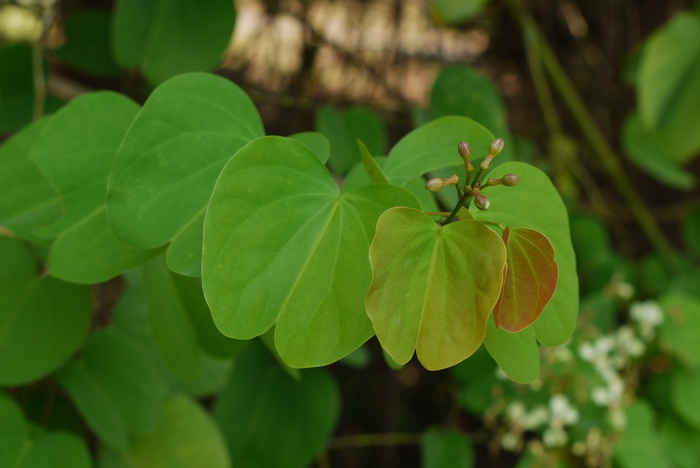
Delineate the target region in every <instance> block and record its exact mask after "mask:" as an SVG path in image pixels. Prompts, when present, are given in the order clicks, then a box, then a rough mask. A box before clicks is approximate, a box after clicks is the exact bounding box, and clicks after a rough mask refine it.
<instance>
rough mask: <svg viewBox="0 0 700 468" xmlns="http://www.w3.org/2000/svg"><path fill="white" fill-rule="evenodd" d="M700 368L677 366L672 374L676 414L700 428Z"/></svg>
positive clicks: (672, 398)
mask: <svg viewBox="0 0 700 468" xmlns="http://www.w3.org/2000/svg"><path fill="white" fill-rule="evenodd" d="M699 394H700V369H699V368H697V367H695V368H684V367H680V366H679V367H677V368H675V369H674V372H673V375H672V376H671V395H670V396H671V404H672V405H673V409H674V410H675V413H676V415H677V416H678V417H679V418H680V419H681V420H683V421H684V422H685V423H686V424H688V425H690V426H691V427H693V428H694V429H696V430H698V429H700V399H698V395H699Z"/></svg>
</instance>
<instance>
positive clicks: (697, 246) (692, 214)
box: [681, 206, 700, 255]
mask: <svg viewBox="0 0 700 468" xmlns="http://www.w3.org/2000/svg"><path fill="white" fill-rule="evenodd" d="M681 230H682V233H683V242H684V243H685V246H686V247H687V248H688V250H689V251H691V252H693V253H694V254H695V255H700V206H696V207H694V208H691V209H690V211H689V212H688V214H687V215H686V216H685V218H684V219H683V222H682V224H681Z"/></svg>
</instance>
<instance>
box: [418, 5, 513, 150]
mask: <svg viewBox="0 0 700 468" xmlns="http://www.w3.org/2000/svg"><path fill="white" fill-rule="evenodd" d="M449 1H452V0H449ZM482 2H483V0H479V1H471V2H470V1H464V0H458V1H456V2H454V3H458V4H460V5H463V6H467V5H470V4H471V5H472V6H473V5H475V4H476V3H482ZM430 110H431V111H432V113H433V115H434V116H435V117H444V116H447V115H463V116H464V117H469V118H470V119H473V120H475V121H476V122H479V123H480V124H481V125H483V126H484V127H486V128H487V129H489V130H490V131H491V133H493V134H494V135H496V136H497V137H499V138H503V139H504V140H505V141H506V142H510V141H511V140H512V138H511V137H510V131H509V130H508V121H507V119H506V110H505V105H504V104H503V99H501V95H500V93H499V91H498V89H497V88H496V86H495V85H494V84H493V83H492V82H491V80H489V79H488V78H486V77H485V76H483V75H481V74H480V73H479V72H477V71H476V70H473V69H472V68H469V67H465V66H461V65H459V66H452V67H446V68H443V69H442V71H440V74H439V75H438V77H437V78H436V79H435V83H434V84H433V88H432V92H431V95H430ZM462 140H464V138H462ZM457 143H459V141H457ZM469 144H471V142H469ZM512 153H513V147H512V146H511V145H508V146H506V147H505V148H503V151H502V152H501V154H500V155H499V159H500V161H503V160H508V159H512V158H511V156H510V155H511V154H512ZM479 155H480V154H477V156H479ZM484 156H485V154H484Z"/></svg>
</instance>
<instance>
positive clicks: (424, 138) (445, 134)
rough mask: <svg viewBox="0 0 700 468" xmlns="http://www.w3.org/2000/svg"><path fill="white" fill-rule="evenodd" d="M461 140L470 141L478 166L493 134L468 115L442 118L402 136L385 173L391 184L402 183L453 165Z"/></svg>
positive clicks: (391, 155)
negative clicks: (467, 116)
mask: <svg viewBox="0 0 700 468" xmlns="http://www.w3.org/2000/svg"><path fill="white" fill-rule="evenodd" d="M461 140H465V141H468V142H469V145H470V146H471V148H472V155H474V157H473V158H472V162H473V163H474V164H475V165H478V163H479V161H480V160H481V159H483V157H485V156H486V154H487V153H488V151H489V146H490V145H491V142H492V141H493V135H491V133H490V132H489V131H488V130H487V129H486V128H484V127H483V126H482V125H480V124H478V123H477V122H475V121H473V120H471V119H468V118H466V117H458V116H450V117H442V118H440V119H437V120H434V121H432V122H430V123H428V124H426V125H423V126H421V127H419V128H417V129H416V130H414V131H412V132H411V133H409V134H408V135H406V136H405V137H403V138H402V139H401V141H399V142H398V143H397V144H396V146H394V147H393V148H392V149H391V151H390V152H389V159H388V160H387V162H386V164H385V166H384V175H385V176H386V178H387V179H389V182H391V183H392V184H397V185H402V186H403V185H406V184H407V183H408V181H409V180H411V179H414V178H416V177H420V176H422V175H423V174H426V173H428V172H431V171H436V170H438V169H442V168H445V167H450V166H454V165H455V164H457V163H459V155H458V154H457V144H458V143H459V142H460V141H461ZM459 175H460V177H462V176H463V175H464V174H459ZM462 178H463V177H462Z"/></svg>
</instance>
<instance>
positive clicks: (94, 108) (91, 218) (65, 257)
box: [31, 92, 157, 283]
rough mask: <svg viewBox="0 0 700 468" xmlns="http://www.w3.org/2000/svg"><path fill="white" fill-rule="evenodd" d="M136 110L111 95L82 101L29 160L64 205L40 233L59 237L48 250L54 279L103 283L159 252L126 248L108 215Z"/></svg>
mask: <svg viewBox="0 0 700 468" xmlns="http://www.w3.org/2000/svg"><path fill="white" fill-rule="evenodd" d="M138 109H139V108H138V105H137V104H136V103H135V102H133V101H132V100H131V99H129V98H127V97H125V96H122V95H120V94H116V93H112V92H98V93H92V94H86V95H83V96H80V97H78V98H76V99H74V100H73V101H71V102H70V103H69V104H66V105H65V106H64V107H63V108H62V109H61V110H60V111H58V112H57V113H56V114H55V115H53V116H52V117H51V118H50V119H49V120H48V122H47V123H46V124H45V125H44V127H43V129H42V132H41V134H40V135H39V139H38V141H37V142H36V143H35V144H34V146H33V147H32V152H31V158H32V159H33V160H34V162H36V164H37V165H38V166H39V168H40V169H41V170H42V172H43V173H44V174H45V175H46V177H47V178H48V179H49V181H50V182H51V183H52V184H53V186H54V187H55V188H56V190H57V191H58V192H59V193H60V195H61V197H62V200H63V208H64V213H63V216H62V217H61V218H59V219H58V220H57V221H56V222H55V223H53V224H52V225H50V226H46V227H43V228H42V229H41V230H38V231H37V234H39V235H42V236H46V237H53V236H58V238H57V239H56V241H55V242H54V243H53V244H52V245H51V249H50V250H49V257H48V265H49V273H50V274H51V275H52V276H55V277H58V278H61V279H65V280H68V281H73V282H78V283H99V282H102V281H106V280H108V279H110V278H113V277H114V276H117V275H119V274H120V273H122V272H124V271H125V270H127V269H129V268H132V267H134V266H137V265H139V264H141V263H143V262H144V261H146V260H147V259H149V258H151V257H152V256H153V255H155V254H156V253H157V252H155V251H148V250H142V249H136V248H133V247H131V246H129V245H126V244H124V243H123V242H122V241H121V240H119V239H118V238H117V237H116V236H114V234H113V233H112V230H111V229H110V227H109V225H108V224H107V218H106V214H105V200H106V198H107V176H108V174H109V171H110V170H111V168H112V164H113V162H114V157H115V155H116V153H117V149H118V148H119V145H120V143H121V141H122V138H123V137H124V134H125V133H126V130H127V129H128V128H129V125H131V122H132V120H133V119H134V117H135V116H136V113H137V112H138ZM76 259H81V261H76Z"/></svg>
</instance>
